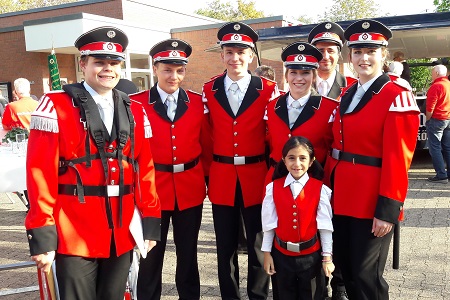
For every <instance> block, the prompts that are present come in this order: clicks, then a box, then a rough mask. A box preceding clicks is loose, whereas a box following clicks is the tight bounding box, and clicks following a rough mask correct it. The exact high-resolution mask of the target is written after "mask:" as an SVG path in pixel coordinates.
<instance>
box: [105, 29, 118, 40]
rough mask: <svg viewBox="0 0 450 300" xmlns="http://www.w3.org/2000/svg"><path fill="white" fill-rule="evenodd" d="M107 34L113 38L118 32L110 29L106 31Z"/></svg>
mask: <svg viewBox="0 0 450 300" xmlns="http://www.w3.org/2000/svg"><path fill="white" fill-rule="evenodd" d="M106 35H107V36H108V37H109V38H110V39H112V38H113V37H115V36H116V32H115V31H114V30H109V31H108V32H107V33H106Z"/></svg>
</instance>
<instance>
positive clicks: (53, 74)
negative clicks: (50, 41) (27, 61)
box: [48, 49, 61, 91]
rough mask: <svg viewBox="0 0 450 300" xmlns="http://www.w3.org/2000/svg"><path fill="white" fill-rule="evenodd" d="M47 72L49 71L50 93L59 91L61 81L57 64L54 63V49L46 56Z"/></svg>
mask: <svg viewBox="0 0 450 300" xmlns="http://www.w3.org/2000/svg"><path fill="white" fill-rule="evenodd" d="M48 70H49V71H50V82H51V88H52V91H55V90H60V89H61V80H60V78H59V70H58V62H57V61H56V54H55V49H52V52H51V53H50V55H49V56H48Z"/></svg>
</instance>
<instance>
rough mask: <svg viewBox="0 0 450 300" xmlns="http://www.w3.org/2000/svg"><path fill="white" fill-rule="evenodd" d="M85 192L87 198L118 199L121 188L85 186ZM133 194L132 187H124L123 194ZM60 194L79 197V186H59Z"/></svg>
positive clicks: (113, 186) (116, 186)
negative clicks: (106, 197)
mask: <svg viewBox="0 0 450 300" xmlns="http://www.w3.org/2000/svg"><path fill="white" fill-rule="evenodd" d="M83 191H84V195H85V196H97V197H105V196H108V197H118V196H119V186H118V185H108V186H97V185H83ZM131 193H133V188H132V186H131V185H124V186H123V194H124V195H127V194H131ZM58 194H61V195H70V196H78V191H77V186H76V185H75V184H58Z"/></svg>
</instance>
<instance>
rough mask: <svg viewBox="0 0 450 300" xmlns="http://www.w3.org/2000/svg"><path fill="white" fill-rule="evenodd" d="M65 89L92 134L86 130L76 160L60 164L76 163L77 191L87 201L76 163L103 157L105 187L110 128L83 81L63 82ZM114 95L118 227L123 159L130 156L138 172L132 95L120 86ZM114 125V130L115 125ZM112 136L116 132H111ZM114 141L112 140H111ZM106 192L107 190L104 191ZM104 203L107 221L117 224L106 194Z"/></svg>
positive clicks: (105, 183)
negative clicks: (127, 147)
mask: <svg viewBox="0 0 450 300" xmlns="http://www.w3.org/2000/svg"><path fill="white" fill-rule="evenodd" d="M63 89H64V91H65V92H66V93H68V94H69V95H70V96H71V97H72V99H73V102H74V105H75V106H78V107H79V108H80V121H81V122H83V124H84V128H85V130H86V131H88V133H89V134H86V139H85V156H84V157H80V158H77V159H73V160H60V165H61V166H70V167H73V168H74V170H75V172H76V175H77V184H76V186H77V194H78V199H79V201H80V203H85V199H84V191H83V182H82V179H81V176H80V174H79V172H78V170H77V168H76V165H77V164H81V163H84V164H85V166H86V167H91V165H92V163H91V161H92V160H93V159H98V158H100V160H101V162H102V166H103V172H104V178H105V182H104V188H105V191H106V189H107V185H108V182H107V180H108V162H107V159H108V158H112V156H111V153H108V152H107V151H106V140H107V138H108V137H109V135H108V132H107V130H106V128H105V126H104V124H103V121H102V119H101V117H100V113H99V110H98V107H97V104H96V103H95V101H94V99H93V98H92V96H91V95H90V94H89V92H87V91H86V90H85V89H84V86H83V85H82V84H80V83H77V84H69V85H64V87H63ZM113 98H114V106H115V109H114V122H115V124H114V125H115V126H116V127H118V129H117V128H116V129H117V131H118V137H117V151H116V154H117V156H116V157H114V158H117V160H118V161H119V172H120V173H119V227H121V226H122V198H123V195H124V178H123V177H124V175H123V174H124V168H123V160H124V159H125V160H127V161H128V162H130V163H131V164H132V166H133V170H134V171H135V174H136V169H137V168H136V166H135V165H136V163H135V161H134V118H133V115H132V113H131V109H130V104H131V103H130V99H129V98H128V96H127V95H126V94H125V93H122V92H120V91H117V90H113ZM115 126H113V130H114V127H115ZM111 135H112V136H114V135H113V133H112V134H111ZM90 136H91V137H92V139H93V140H94V142H95V146H96V148H97V151H98V155H95V154H94V155H91V150H90ZM128 137H130V142H131V158H130V157H126V156H125V157H124V155H123V148H124V147H125V145H126V143H127V140H128ZM111 142H112V141H111ZM105 195H107V193H106V192H105ZM105 207H106V213H107V217H108V225H109V228H111V229H112V228H114V224H113V220H112V211H111V205H110V202H109V198H108V197H107V196H105Z"/></svg>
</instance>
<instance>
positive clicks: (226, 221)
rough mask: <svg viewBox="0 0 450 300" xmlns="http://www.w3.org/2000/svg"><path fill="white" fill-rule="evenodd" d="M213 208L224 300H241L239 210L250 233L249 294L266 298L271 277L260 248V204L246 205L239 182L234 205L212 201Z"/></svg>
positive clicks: (248, 247)
mask: <svg viewBox="0 0 450 300" xmlns="http://www.w3.org/2000/svg"><path fill="white" fill-rule="evenodd" d="M212 211H213V218H214V230H215V234H216V248H217V263H218V273H219V285H220V294H221V296H222V299H226V300H229V299H241V296H240V293H239V265H238V255H237V246H238V231H239V218H240V213H242V217H243V218H244V225H245V232H246V234H247V251H248V270H247V274H248V276H247V295H248V297H249V299H250V300H253V299H266V298H267V294H268V293H269V276H268V275H267V273H266V272H265V271H264V267H263V263H264V255H263V252H262V251H261V244H262V229H261V205H254V206H250V207H247V208H244V202H243V199H242V191H241V186H240V184H239V182H237V185H236V194H235V204H234V206H225V205H215V204H213V205H212Z"/></svg>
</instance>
